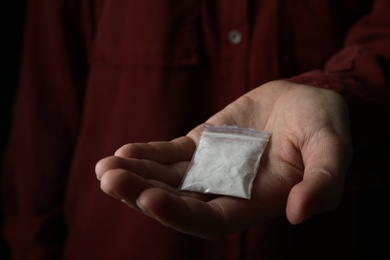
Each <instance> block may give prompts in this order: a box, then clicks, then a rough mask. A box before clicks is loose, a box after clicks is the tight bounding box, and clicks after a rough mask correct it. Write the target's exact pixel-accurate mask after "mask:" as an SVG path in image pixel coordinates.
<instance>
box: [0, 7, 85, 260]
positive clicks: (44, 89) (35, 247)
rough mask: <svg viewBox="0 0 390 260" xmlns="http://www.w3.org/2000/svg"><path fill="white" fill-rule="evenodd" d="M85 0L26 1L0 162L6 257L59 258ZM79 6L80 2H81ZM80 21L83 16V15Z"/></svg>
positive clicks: (79, 95)
mask: <svg viewBox="0 0 390 260" xmlns="http://www.w3.org/2000/svg"><path fill="white" fill-rule="evenodd" d="M87 2H89V1H52V0H40V1H29V2H28V4H27V9H26V22H25V34H24V43H23V45H24V46H23V60H22V68H21V73H20V80H19V87H18V92H17V97H16V101H15V104H14V109H13V118H12V121H13V122H12V126H11V132H10V137H9V140H8V146H7V149H6V152H5V155H4V158H3V161H2V165H1V178H2V180H1V185H2V187H1V191H2V194H1V201H2V211H3V212H2V213H3V215H4V221H3V222H4V223H3V227H2V229H3V230H2V231H3V235H4V237H5V239H6V241H7V244H8V245H9V247H10V250H11V253H12V259H59V258H60V257H59V255H60V253H61V248H62V242H63V240H64V236H65V234H66V226H65V225H64V221H63V216H62V212H63V205H62V203H63V192H64V189H65V184H66V179H67V172H68V169H69V165H70V161H71V156H72V152H73V149H74V145H75V142H76V139H77V132H78V129H79V125H80V120H81V113H82V99H83V93H84V85H85V81H86V74H87V48H88V44H89V39H88V30H89V26H90V24H89V20H88V19H87V18H85V17H84V16H88V15H87V11H88V8H87V7H83V6H81V5H82V4H84V5H85V6H87V4H86V3H87ZM81 3H82V4H81ZM83 17H84V18H83Z"/></svg>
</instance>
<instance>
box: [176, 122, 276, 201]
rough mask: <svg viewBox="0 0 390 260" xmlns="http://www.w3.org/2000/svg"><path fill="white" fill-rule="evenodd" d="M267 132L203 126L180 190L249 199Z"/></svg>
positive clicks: (266, 140) (231, 127)
mask: <svg viewBox="0 0 390 260" xmlns="http://www.w3.org/2000/svg"><path fill="white" fill-rule="evenodd" d="M270 135H271V134H270V133H269V132H267V131H257V130H255V129H248V128H240V127H236V126H211V125H206V126H205V127H204V130H203V132H202V135H201V137H200V140H199V144H198V146H197V148H196V150H195V153H194V155H193V157H192V160H191V163H190V165H189V167H188V170H187V172H186V175H185V177H184V179H183V181H182V183H181V185H180V187H179V189H181V190H187V191H194V192H201V193H211V194H219V195H228V196H234V197H240V198H246V199H250V197H251V192H252V183H253V180H254V178H255V177H256V174H257V170H258V167H259V162H260V158H261V156H262V154H263V151H264V149H265V147H266V145H267V143H268V140H269V138H270Z"/></svg>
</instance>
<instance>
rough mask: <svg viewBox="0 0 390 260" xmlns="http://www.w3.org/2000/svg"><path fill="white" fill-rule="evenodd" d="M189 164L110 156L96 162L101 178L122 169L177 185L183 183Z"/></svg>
mask: <svg viewBox="0 0 390 260" xmlns="http://www.w3.org/2000/svg"><path fill="white" fill-rule="evenodd" d="M188 165H189V162H188V161H184V162H178V163H174V164H170V165H162V164H159V163H156V162H154V161H149V160H141V159H133V158H122V157H117V156H110V157H107V158H104V159H102V160H100V161H99V162H98V163H97V164H96V168H95V171H96V176H97V178H98V179H99V180H101V178H102V176H103V175H104V174H105V173H106V172H108V171H110V170H113V169H122V170H123V171H125V172H127V173H128V174H136V175H138V176H140V177H142V178H144V179H152V180H157V181H161V182H164V183H166V184H168V185H170V186H172V187H177V186H179V184H180V183H181V181H182V179H183V176H184V174H185V171H186V169H187V168H188Z"/></svg>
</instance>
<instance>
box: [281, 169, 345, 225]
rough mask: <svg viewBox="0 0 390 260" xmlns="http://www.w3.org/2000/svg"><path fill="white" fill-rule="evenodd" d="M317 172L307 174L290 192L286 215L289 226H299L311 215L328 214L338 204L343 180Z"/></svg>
mask: <svg viewBox="0 0 390 260" xmlns="http://www.w3.org/2000/svg"><path fill="white" fill-rule="evenodd" d="M335 178H336V177H335V176H334V175H330V174H328V173H324V172H319V173H312V174H308V175H307V177H304V179H303V180H302V181H301V182H300V183H298V184H296V185H295V186H294V187H293V188H292V189H291V191H290V194H289V197H288V200H287V207H286V214H287V218H288V220H289V222H290V223H291V224H300V223H302V222H304V221H305V220H307V219H308V218H310V217H312V216H313V215H316V214H319V213H324V212H328V211H330V210H332V209H334V208H335V207H336V206H337V205H338V204H339V202H340V200H341V197H342V193H343V186H344V185H343V184H344V181H343V179H344V178H338V179H337V180H335Z"/></svg>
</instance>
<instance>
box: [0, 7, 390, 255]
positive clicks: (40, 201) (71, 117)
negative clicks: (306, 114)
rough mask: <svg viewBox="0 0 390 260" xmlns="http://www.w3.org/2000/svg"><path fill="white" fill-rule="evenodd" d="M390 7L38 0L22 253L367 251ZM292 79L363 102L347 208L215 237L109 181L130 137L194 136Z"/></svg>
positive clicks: (16, 195) (30, 38)
mask: <svg viewBox="0 0 390 260" xmlns="http://www.w3.org/2000/svg"><path fill="white" fill-rule="evenodd" d="M389 17H390V1H388V0H377V1H355V0H349V1H348V0H340V1H332V0H321V1H313V0H302V1H296V0H286V1H273V0H271V1H269V0H263V1H244V0H236V1H226V0H216V1H206V0H203V1H196V0H182V1H173V0H161V1H139V0H126V1H125V0H115V1H105V0H94V1H93V0H86V1H79V0H77V1H76V0H65V1H58V0H57V1H55V0H40V1H38V0H36V1H29V4H28V15H27V22H26V34H25V41H24V56H23V57H24V59H23V67H22V73H21V80H20V88H19V92H18V96H17V101H16V104H15V110H14V121H13V128H12V134H11V138H10V140H9V147H8V150H7V153H6V156H5V158H4V163H3V167H2V173H1V174H2V210H3V212H4V218H5V222H4V228H3V234H4V237H5V238H6V239H7V242H8V243H9V245H10V247H11V249H12V252H13V253H14V257H15V259H56V258H60V256H63V258H64V259H340V258H343V259H346V258H347V257H350V259H358V258H357V254H358V252H359V248H358V246H357V245H358V241H357V239H358V238H357V236H356V202H357V201H356V191H359V190H364V189H368V188H376V187H380V186H381V185H382V186H383V185H389V182H388V179H389V173H388V172H389V161H390V160H389V159H390V158H389V153H388V152H387V151H386V152H385V153H384V152H380V150H381V146H382V147H386V145H387V148H388V145H389V140H388V139H389V120H388V119H389V115H390V112H389V111H390V109H389V105H390V102H389V68H390V66H389V65H390V62H389V60H390V47H389V46H390V19H389ZM280 78H289V79H290V80H293V81H295V82H301V83H307V84H310V85H313V86H316V87H323V88H329V89H333V90H335V91H337V92H339V93H341V94H342V95H344V96H345V97H346V99H347V101H348V103H349V105H350V113H351V129H352V130H351V131H352V135H353V141H354V148H355V160H354V163H353V165H352V167H351V171H350V173H349V175H348V181H347V187H346V194H345V196H344V200H343V202H342V203H341V205H340V207H339V208H337V209H336V210H335V211H333V212H331V213H328V214H323V215H320V216H317V217H314V218H312V219H311V220H309V221H307V222H306V223H304V224H302V225H299V226H292V225H290V224H288V222H287V220H286V219H285V217H282V218H280V219H275V220H272V221H269V222H267V223H263V224H259V225H257V226H254V227H252V228H250V229H248V230H246V231H244V232H241V233H237V234H232V235H229V236H226V237H221V238H218V239H213V240H204V239H200V238H196V237H192V236H189V235H185V234H182V233H179V232H177V231H174V230H171V229H168V228H166V227H164V226H162V225H161V224H159V223H158V222H156V221H155V220H152V219H149V218H148V217H146V216H144V215H142V214H140V213H138V212H136V211H133V210H131V209H129V208H128V207H126V206H125V205H123V204H122V203H121V202H120V201H117V200H114V199H112V198H111V197H109V196H107V195H106V194H104V193H103V192H102V191H101V190H100V187H99V182H98V181H97V180H96V177H95V173H94V167H95V164H96V162H97V161H98V160H100V159H101V158H103V157H105V156H108V155H111V154H113V153H114V151H115V150H116V149H117V148H119V147H120V146H121V145H123V144H125V143H129V142H148V141H155V140H170V139H173V138H175V137H178V136H180V135H184V134H186V133H187V131H189V130H190V129H192V128H193V127H195V126H197V125H198V124H200V123H202V122H203V121H204V120H206V119H207V118H208V117H210V116H211V115H212V114H213V113H215V112H217V111H218V110H220V109H222V108H223V107H224V106H226V105H227V104H229V103H230V102H232V101H234V100H235V99H236V98H238V97H239V96H241V95H242V94H244V93H245V92H247V91H248V90H250V89H253V88H255V87H257V86H259V85H261V84H262V83H265V82H268V81H270V80H274V79H280ZM386 138H387V139H386ZM387 150H388V149H387Z"/></svg>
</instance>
